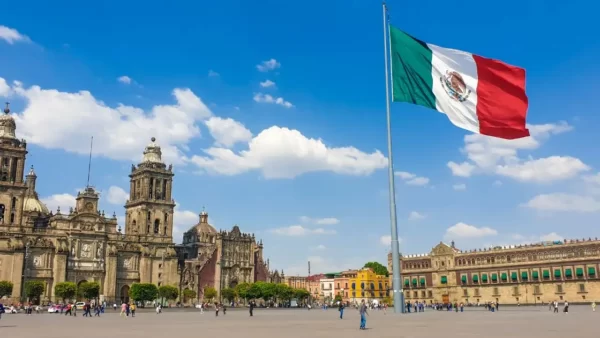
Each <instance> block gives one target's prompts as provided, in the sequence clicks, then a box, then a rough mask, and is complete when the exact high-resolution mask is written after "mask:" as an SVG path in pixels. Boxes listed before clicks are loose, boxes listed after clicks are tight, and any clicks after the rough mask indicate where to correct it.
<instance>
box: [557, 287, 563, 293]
mask: <svg viewBox="0 0 600 338" xmlns="http://www.w3.org/2000/svg"><path fill="white" fill-rule="evenodd" d="M562 292H563V287H562V285H557V286H556V293H562Z"/></svg>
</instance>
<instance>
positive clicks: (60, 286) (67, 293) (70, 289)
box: [54, 282, 77, 303]
mask: <svg viewBox="0 0 600 338" xmlns="http://www.w3.org/2000/svg"><path fill="white" fill-rule="evenodd" d="M54 294H55V295H56V297H59V298H61V299H62V301H63V303H66V299H67V298H69V299H71V298H74V297H75V295H77V284H75V283H73V282H61V283H57V284H56V285H54Z"/></svg>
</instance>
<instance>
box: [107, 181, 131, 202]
mask: <svg viewBox="0 0 600 338" xmlns="http://www.w3.org/2000/svg"><path fill="white" fill-rule="evenodd" d="M128 199H129V193H128V192H127V191H125V190H123V189H122V188H120V187H117V186H114V185H113V186H111V187H110V188H108V195H106V200H107V201H108V203H110V204H114V205H124V204H125V202H127V200H128Z"/></svg>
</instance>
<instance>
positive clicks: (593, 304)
mask: <svg viewBox="0 0 600 338" xmlns="http://www.w3.org/2000/svg"><path fill="white" fill-rule="evenodd" d="M592 312H596V302H592Z"/></svg>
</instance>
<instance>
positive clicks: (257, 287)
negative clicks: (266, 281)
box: [246, 282, 263, 299]
mask: <svg viewBox="0 0 600 338" xmlns="http://www.w3.org/2000/svg"><path fill="white" fill-rule="evenodd" d="M262 291H263V289H262V287H261V284H260V283H259V282H257V283H253V284H251V285H250V287H249V288H248V291H247V292H246V297H247V298H248V299H258V298H263V294H262Z"/></svg>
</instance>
